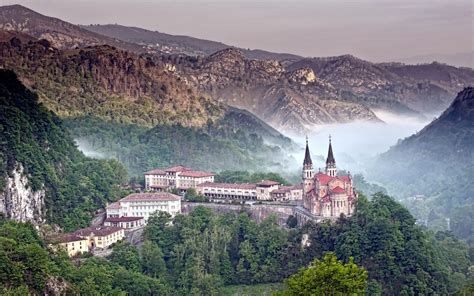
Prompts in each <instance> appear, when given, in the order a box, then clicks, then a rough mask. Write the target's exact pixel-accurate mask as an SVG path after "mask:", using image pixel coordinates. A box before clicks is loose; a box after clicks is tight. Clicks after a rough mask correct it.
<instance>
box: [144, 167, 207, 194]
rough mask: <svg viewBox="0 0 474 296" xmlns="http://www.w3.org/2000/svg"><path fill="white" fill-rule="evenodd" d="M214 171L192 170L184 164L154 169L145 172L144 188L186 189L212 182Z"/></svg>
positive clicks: (159, 189) (158, 189) (157, 189)
mask: <svg viewBox="0 0 474 296" xmlns="http://www.w3.org/2000/svg"><path fill="white" fill-rule="evenodd" d="M214 176H215V174H214V173H211V172H204V171H194V170H192V169H190V168H186V167H184V166H175V167H171V168H167V169H156V170H151V171H149V172H146V173H145V189H146V190H149V191H167V190H170V189H179V190H181V191H186V190H187V189H188V188H196V187H197V185H199V184H202V183H205V182H214Z"/></svg>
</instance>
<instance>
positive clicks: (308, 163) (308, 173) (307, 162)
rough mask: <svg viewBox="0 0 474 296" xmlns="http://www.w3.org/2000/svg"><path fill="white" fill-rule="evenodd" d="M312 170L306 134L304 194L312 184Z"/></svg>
mask: <svg viewBox="0 0 474 296" xmlns="http://www.w3.org/2000/svg"><path fill="white" fill-rule="evenodd" d="M313 179H314V170H313V162H312V161H311V155H310V154H309V145H308V136H306V152H305V154H304V161H303V194H305V195H306V193H308V192H309V191H310V190H311V188H313V186H314V180H313Z"/></svg>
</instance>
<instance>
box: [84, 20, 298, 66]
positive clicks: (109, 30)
mask: <svg viewBox="0 0 474 296" xmlns="http://www.w3.org/2000/svg"><path fill="white" fill-rule="evenodd" d="M81 27H82V28H84V29H86V30H89V31H91V32H95V33H98V34H101V35H104V36H109V37H113V38H116V39H119V40H122V41H125V42H132V43H138V44H141V45H144V46H145V47H146V48H147V49H148V50H149V51H158V52H161V53H164V54H171V53H173V54H184V55H190V56H207V55H210V54H213V53H214V52H217V51H220V50H223V49H226V48H238V49H240V50H242V51H243V52H244V54H245V56H246V57H247V58H251V59H277V60H295V59H299V58H301V56H298V55H295V54H289V53H277V52H270V51H266V50H261V49H252V50H251V49H243V48H239V47H237V46H232V45H227V44H224V43H222V42H218V41H211V40H206V39H201V38H195V37H191V36H186V35H172V34H167V33H163V32H159V31H151V30H147V29H143V28H139V27H134V26H123V25H119V24H104V25H97V24H96V25H81Z"/></svg>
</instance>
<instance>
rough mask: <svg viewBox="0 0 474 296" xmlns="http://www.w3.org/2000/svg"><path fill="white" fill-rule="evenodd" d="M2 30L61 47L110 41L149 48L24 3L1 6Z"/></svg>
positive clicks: (132, 48)
mask: <svg viewBox="0 0 474 296" xmlns="http://www.w3.org/2000/svg"><path fill="white" fill-rule="evenodd" d="M0 30H5V31H20V32H23V33H27V34H28V35H31V36H33V37H35V38H38V39H46V40H48V41H50V42H51V44H52V45H53V46H54V47H56V48H60V49H73V48H76V47H85V46H90V45H101V44H108V45H111V46H115V47H117V48H121V49H124V50H129V51H133V52H137V53H142V52H145V51H146V50H145V49H144V48H143V47H142V46H140V45H137V44H134V43H129V42H124V41H121V40H118V39H114V38H110V37H107V36H103V35H99V34H96V33H94V32H91V31H88V30H85V29H83V28H81V27H79V26H76V25H73V24H71V23H68V22H65V21H62V20H60V19H57V18H53V17H49V16H45V15H42V14H39V13H37V12H35V11H33V10H31V9H29V8H26V7H24V6H21V5H8V6H0Z"/></svg>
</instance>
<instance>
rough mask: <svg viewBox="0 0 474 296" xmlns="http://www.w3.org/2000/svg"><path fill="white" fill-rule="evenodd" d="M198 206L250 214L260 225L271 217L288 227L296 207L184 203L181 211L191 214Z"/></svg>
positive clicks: (222, 211)
mask: <svg viewBox="0 0 474 296" xmlns="http://www.w3.org/2000/svg"><path fill="white" fill-rule="evenodd" d="M197 206H204V207H206V208H210V209H212V210H213V211H214V212H215V213H218V214H224V213H240V212H242V211H245V212H249V213H250V215H251V217H252V219H253V220H255V221H256V222H258V223H260V222H262V221H263V220H265V219H266V218H268V217H269V216H270V215H272V214H274V215H276V217H277V220H278V224H279V225H286V220H287V219H288V217H289V216H290V215H293V209H294V208H295V205H292V204H253V205H234V204H215V203H191V202H182V203H181V211H182V213H183V214H189V213H190V212H192V211H193V210H194V209H195V208H196V207H197Z"/></svg>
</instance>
